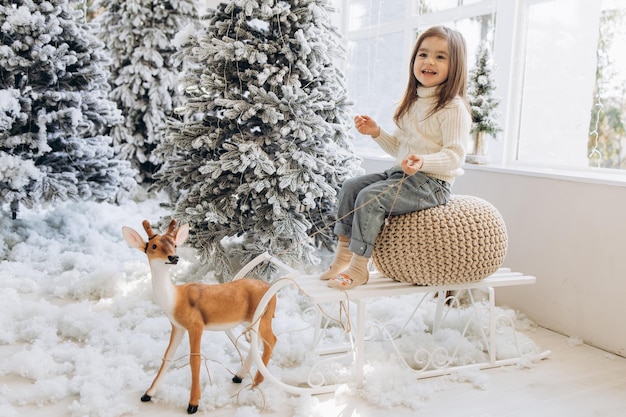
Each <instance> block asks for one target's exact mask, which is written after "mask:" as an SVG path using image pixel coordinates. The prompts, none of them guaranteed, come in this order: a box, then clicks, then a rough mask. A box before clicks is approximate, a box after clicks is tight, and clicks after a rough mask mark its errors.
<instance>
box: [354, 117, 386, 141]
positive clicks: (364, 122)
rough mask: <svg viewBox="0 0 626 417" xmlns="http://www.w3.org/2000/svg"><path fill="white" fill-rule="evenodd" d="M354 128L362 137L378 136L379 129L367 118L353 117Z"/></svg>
mask: <svg viewBox="0 0 626 417" xmlns="http://www.w3.org/2000/svg"><path fill="white" fill-rule="evenodd" d="M354 127H356V130H358V131H359V133H361V134H363V135H370V136H371V137H373V138H375V137H377V136H378V135H380V127H378V125H377V124H376V122H375V121H374V120H372V118H371V117H369V116H354Z"/></svg>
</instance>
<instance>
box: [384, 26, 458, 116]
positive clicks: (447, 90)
mask: <svg viewBox="0 0 626 417" xmlns="http://www.w3.org/2000/svg"><path fill="white" fill-rule="evenodd" d="M431 36H436V37H438V38H441V39H444V40H446V41H447V42H448V49H449V50H450V51H449V52H450V65H449V69H448V79H447V80H446V81H445V82H444V83H443V84H441V85H440V86H439V90H438V94H439V98H438V100H437V104H436V105H435V107H434V108H433V109H432V110H431V111H430V113H428V115H427V116H426V117H428V116H431V115H432V114H434V113H436V112H437V111H438V110H440V109H442V108H443V107H445V106H446V104H448V103H449V102H450V101H452V100H453V99H454V98H455V97H456V96H459V97H461V98H462V99H463V101H465V102H466V105H467V47H466V45H465V38H464V37H463V35H462V34H461V33H460V32H457V31H456V30H453V29H450V28H448V27H446V26H433V27H431V28H429V29H427V30H426V31H424V32H422V33H421V34H420V36H419V37H418V38H417V41H416V42H415V46H414V47H413V53H412V55H411V62H410V63H409V82H408V85H407V87H406V90H405V92H404V96H403V97H402V101H400V104H399V105H398V107H397V108H396V112H395V114H394V116H393V120H394V121H395V122H396V125H397V124H398V121H399V120H400V118H401V117H402V116H404V114H406V112H408V111H409V108H410V107H411V105H412V104H413V103H415V102H416V101H417V87H418V86H419V85H420V84H419V82H418V81H417V78H415V74H414V73H413V65H414V64H415V58H416V56H417V51H418V50H419V48H420V47H421V46H422V42H423V41H424V39H426V38H429V37H431Z"/></svg>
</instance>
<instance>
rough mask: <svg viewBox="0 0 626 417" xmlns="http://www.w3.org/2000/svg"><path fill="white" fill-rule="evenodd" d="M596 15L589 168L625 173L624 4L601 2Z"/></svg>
mask: <svg viewBox="0 0 626 417" xmlns="http://www.w3.org/2000/svg"><path fill="white" fill-rule="evenodd" d="M600 13H601V15H600V25H599V38H598V52H597V60H598V61H597V69H596V84H595V89H594V97H593V106H592V109H591V122H590V126H589V132H590V133H589V144H588V155H589V165H590V166H593V167H601V168H617V169H626V152H625V151H624V149H625V147H626V131H625V129H624V123H625V122H626V120H625V116H624V115H625V114H626V99H625V97H626V48H625V45H626V26H625V25H626V1H624V0H622V1H616V0H612V1H607V0H605V1H603V2H602V10H601V12H600Z"/></svg>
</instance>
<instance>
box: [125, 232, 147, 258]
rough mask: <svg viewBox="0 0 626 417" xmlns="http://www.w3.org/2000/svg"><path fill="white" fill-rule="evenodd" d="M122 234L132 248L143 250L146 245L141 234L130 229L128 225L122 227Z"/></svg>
mask: <svg viewBox="0 0 626 417" xmlns="http://www.w3.org/2000/svg"><path fill="white" fill-rule="evenodd" d="M122 235H123V236H124V240H125V241H126V242H127V243H128V244H129V245H130V246H131V247H133V248H136V249H139V250H140V251H142V252H143V251H144V249H145V247H146V242H145V241H144V240H143V238H142V237H141V235H140V234H139V233H137V232H136V231H134V230H133V229H131V228H130V227H126V226H124V227H122Z"/></svg>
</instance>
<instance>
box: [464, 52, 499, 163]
mask: <svg viewBox="0 0 626 417" xmlns="http://www.w3.org/2000/svg"><path fill="white" fill-rule="evenodd" d="M493 71H494V66H493V62H492V61H491V52H490V49H489V45H488V44H487V43H486V42H482V43H481V44H480V45H479V46H478V50H477V52H476V65H475V66H474V68H473V69H472V70H471V71H470V74H469V86H468V91H467V95H468V98H469V104H470V109H471V113H472V121H473V125H472V133H473V134H474V150H473V152H472V153H471V154H470V155H469V156H468V160H469V161H471V162H479V163H480V162H481V161H482V160H481V157H483V156H485V153H486V143H485V140H486V138H485V137H484V134H485V133H487V134H489V135H492V136H495V135H496V134H497V133H498V132H500V131H501V130H502V129H501V128H500V125H499V122H498V117H499V115H500V114H499V113H498V112H497V110H496V109H497V107H498V105H499V104H500V100H499V99H498V98H496V97H495V96H494V91H495V89H496V82H495V79H494V76H493ZM472 158H474V159H476V160H475V161H473V160H472Z"/></svg>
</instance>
